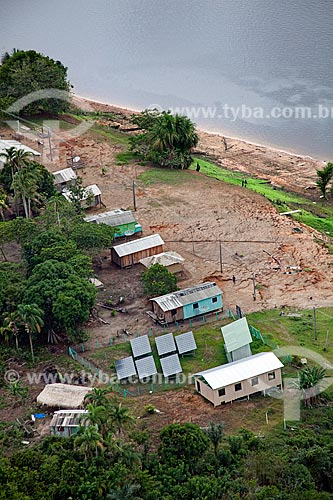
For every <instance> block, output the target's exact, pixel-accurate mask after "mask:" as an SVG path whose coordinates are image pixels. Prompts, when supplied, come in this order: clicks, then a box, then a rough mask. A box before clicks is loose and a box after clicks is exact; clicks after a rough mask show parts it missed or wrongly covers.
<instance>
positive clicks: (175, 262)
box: [140, 252, 185, 274]
mask: <svg viewBox="0 0 333 500" xmlns="http://www.w3.org/2000/svg"><path fill="white" fill-rule="evenodd" d="M184 262H185V259H184V258H183V257H182V256H181V255H179V253H177V252H162V253H159V254H157V255H152V256H151V257H146V258H145V259H141V260H140V264H142V265H143V266H145V267H147V268H149V267H151V266H153V265H154V264H160V266H164V267H166V268H167V269H168V271H169V272H170V273H173V274H180V273H182V272H184Z"/></svg>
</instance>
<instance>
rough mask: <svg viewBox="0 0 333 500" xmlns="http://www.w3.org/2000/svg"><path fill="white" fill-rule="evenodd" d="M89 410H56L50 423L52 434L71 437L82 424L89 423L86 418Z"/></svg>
mask: <svg viewBox="0 0 333 500" xmlns="http://www.w3.org/2000/svg"><path fill="white" fill-rule="evenodd" d="M87 414H88V411H87V410H59V411H55V412H54V414H53V417H52V420H51V423H50V432H51V435H52V436H58V437H59V436H60V437H70V436H73V435H75V434H76V433H77V431H78V430H79V428H80V426H82V425H84V426H87V425H89V423H88V421H87V420H84V417H85V415H87Z"/></svg>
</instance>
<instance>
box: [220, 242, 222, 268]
mask: <svg viewBox="0 0 333 500" xmlns="http://www.w3.org/2000/svg"><path fill="white" fill-rule="evenodd" d="M222 266H223V262H222V243H221V242H220V272H221V274H222Z"/></svg>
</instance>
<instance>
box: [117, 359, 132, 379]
mask: <svg viewBox="0 0 333 500" xmlns="http://www.w3.org/2000/svg"><path fill="white" fill-rule="evenodd" d="M114 364H115V367H116V372H117V377H118V380H122V379H124V378H128V377H133V375H136V369H135V366H134V361H133V358H132V356H128V358H123V359H117V360H116V361H115V363H114Z"/></svg>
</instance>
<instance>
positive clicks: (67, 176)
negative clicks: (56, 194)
mask: <svg viewBox="0 0 333 500" xmlns="http://www.w3.org/2000/svg"><path fill="white" fill-rule="evenodd" d="M52 175H53V177H54V183H55V184H62V183H63V182H70V181H73V180H75V179H76V173H75V172H74V170H73V169H72V168H64V169H63V170H58V171H57V172H53V174H52Z"/></svg>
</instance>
